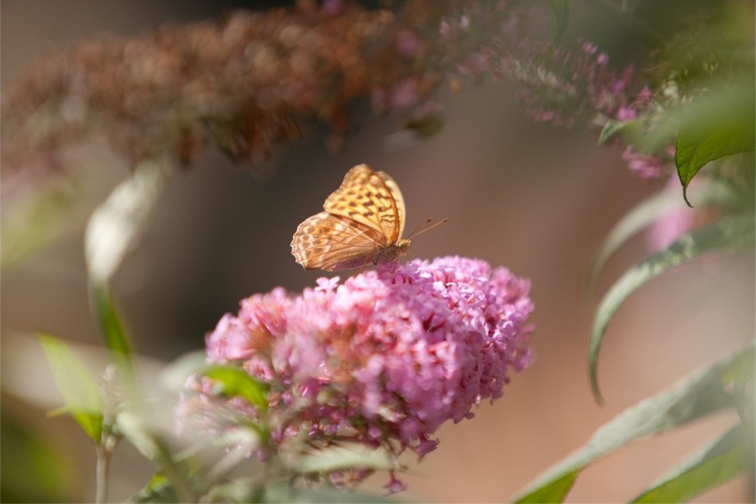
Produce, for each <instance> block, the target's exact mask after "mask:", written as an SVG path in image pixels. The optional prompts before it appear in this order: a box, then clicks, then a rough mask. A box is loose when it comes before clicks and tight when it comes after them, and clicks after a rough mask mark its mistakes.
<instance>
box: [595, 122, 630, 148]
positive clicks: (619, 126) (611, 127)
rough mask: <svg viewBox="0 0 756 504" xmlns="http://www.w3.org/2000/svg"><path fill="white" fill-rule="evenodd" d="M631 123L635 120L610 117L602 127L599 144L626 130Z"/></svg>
mask: <svg viewBox="0 0 756 504" xmlns="http://www.w3.org/2000/svg"><path fill="white" fill-rule="evenodd" d="M631 124H633V121H615V120H612V119H609V120H608V121H606V124H604V127H603V128H601V133H599V138H598V144H599V145H602V144H603V143H605V142H606V141H607V140H609V139H610V138H612V137H613V136H614V135H616V134H617V133H619V132H620V131H622V130H624V129H625V128H627V127H628V126H629V125H631Z"/></svg>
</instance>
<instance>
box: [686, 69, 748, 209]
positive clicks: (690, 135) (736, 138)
mask: <svg viewBox="0 0 756 504" xmlns="http://www.w3.org/2000/svg"><path fill="white" fill-rule="evenodd" d="M709 94H711V93H709ZM755 94H756V89H754V85H753V81H746V82H740V83H737V85H734V86H727V87H722V88H719V89H717V92H716V93H714V94H713V95H712V96H706V95H705V96H703V97H702V99H700V100H697V101H694V102H693V104H692V105H691V106H690V109H689V110H688V112H687V117H686V120H685V121H684V122H683V125H682V127H681V128H680V132H679V133H678V136H677V145H676V150H675V164H676V165H677V173H678V175H679V176H680V181H681V182H682V185H683V197H684V198H685V201H686V202H687V201H688V197H687V188H688V184H690V181H691V180H692V179H693V177H694V176H695V175H696V173H698V171H699V170H700V169H701V168H702V167H703V166H704V165H705V164H706V163H708V162H709V161H713V160H715V159H719V158H722V157H725V156H729V155H732V154H737V153H740V152H753V151H754V142H755V140H754V138H755V137H756V126H755V123H756V119H755V117H754V116H755V115H756V114H754V110H756V101H754V95H755ZM688 204H689V205H690V203H688ZM691 206H692V205H691Z"/></svg>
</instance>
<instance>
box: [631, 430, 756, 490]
mask: <svg viewBox="0 0 756 504" xmlns="http://www.w3.org/2000/svg"><path fill="white" fill-rule="evenodd" d="M747 470H751V471H752V470H753V443H752V442H751V443H746V437H745V436H744V435H743V429H742V427H741V426H737V427H734V428H733V429H731V430H729V431H728V432H727V433H725V434H724V435H722V436H721V437H720V438H719V439H717V440H716V441H715V442H714V443H713V444H711V445H709V446H707V447H706V448H704V449H703V450H701V451H700V452H698V453H696V454H694V455H692V456H691V457H689V458H688V459H686V460H685V461H683V463H681V464H680V465H679V466H678V467H676V468H675V469H673V470H672V471H671V472H670V473H669V474H666V475H664V477H662V478H661V479H660V480H659V481H658V482H656V483H654V484H653V485H652V486H651V488H649V489H648V490H646V491H645V492H643V493H642V494H641V495H639V496H638V497H636V498H635V499H633V500H632V501H631V502H659V503H666V502H686V501H688V500H690V499H692V498H694V497H696V496H697V495H700V494H702V493H703V492H705V491H707V490H710V489H712V488H714V487H717V486H719V485H721V484H723V483H725V482H727V481H729V480H730V479H732V478H733V477H735V476H737V475H738V474H740V473H742V472H744V471H747Z"/></svg>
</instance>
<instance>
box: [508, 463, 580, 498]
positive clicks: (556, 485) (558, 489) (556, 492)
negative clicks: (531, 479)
mask: <svg viewBox="0 0 756 504" xmlns="http://www.w3.org/2000/svg"><path fill="white" fill-rule="evenodd" d="M579 474H580V470H575V471H571V472H568V473H567V474H565V475H563V476H561V477H559V478H557V479H556V480H554V481H552V482H550V483H549V484H548V485H544V486H542V487H540V488H536V489H535V490H533V491H532V492H530V493H528V494H527V495H523V496H522V497H520V498H518V499H517V500H515V502H516V503H518V504H519V503H522V504H525V503H529V504H539V503H545V502H564V498H565V497H566V496H567V494H568V493H569V491H570V490H572V486H573V485H574V484H575V480H576V479H577V477H578V475H579Z"/></svg>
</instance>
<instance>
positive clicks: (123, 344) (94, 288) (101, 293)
mask: <svg viewBox="0 0 756 504" xmlns="http://www.w3.org/2000/svg"><path fill="white" fill-rule="evenodd" d="M89 301H90V303H91V307H92V308H91V309H92V312H93V313H94V315H95V317H96V319H97V322H98V325H99V326H100V332H101V333H102V336H103V338H104V339H105V346H106V347H107V349H108V350H109V352H110V355H111V357H112V358H113V359H114V360H115V362H116V363H117V364H118V365H119V367H120V368H121V369H122V370H124V371H125V372H126V375H127V376H129V377H130V376H131V374H132V373H131V371H132V364H131V356H132V350H131V341H130V339H129V336H128V334H127V333H126V329H125V328H124V326H123V323H122V322H121V318H120V317H119V316H118V313H117V312H116V309H115V306H113V301H112V299H111V298H110V294H109V293H108V291H107V287H106V286H105V285H104V284H100V283H91V284H90V290H89Z"/></svg>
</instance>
